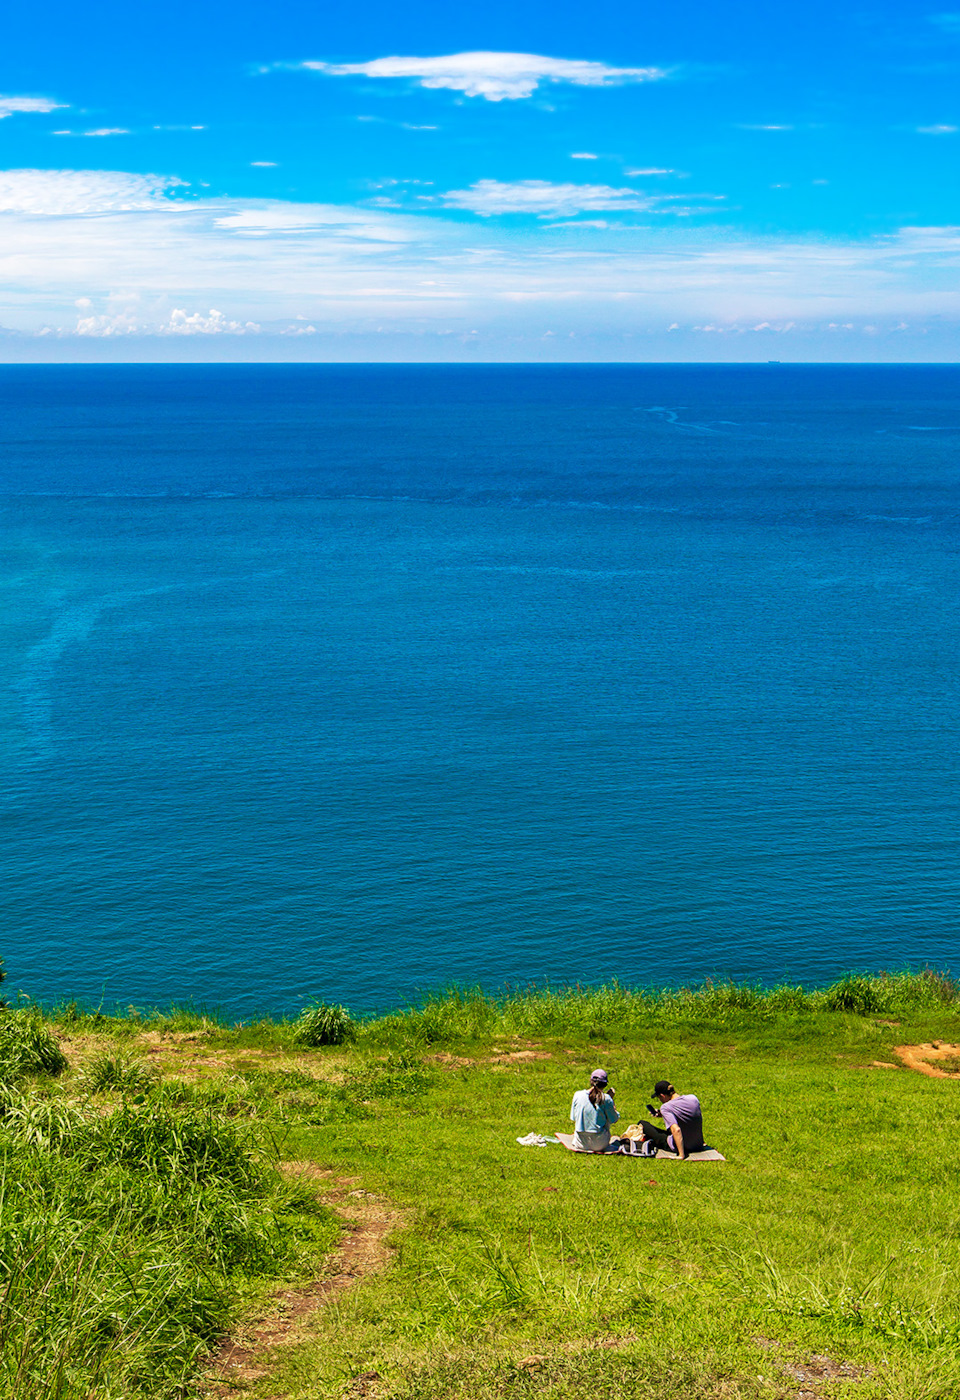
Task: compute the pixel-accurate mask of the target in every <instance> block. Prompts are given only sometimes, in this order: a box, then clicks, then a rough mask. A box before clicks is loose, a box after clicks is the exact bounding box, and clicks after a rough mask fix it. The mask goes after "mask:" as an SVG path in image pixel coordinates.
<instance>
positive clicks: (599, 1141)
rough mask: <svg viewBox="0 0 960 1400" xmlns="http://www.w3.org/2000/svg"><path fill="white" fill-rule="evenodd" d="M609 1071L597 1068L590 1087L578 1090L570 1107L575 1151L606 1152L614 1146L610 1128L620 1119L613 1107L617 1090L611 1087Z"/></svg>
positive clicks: (592, 1075)
mask: <svg viewBox="0 0 960 1400" xmlns="http://www.w3.org/2000/svg"><path fill="white" fill-rule="evenodd" d="M607 1083H608V1081H607V1071H606V1070H605V1069H595V1070H594V1071H593V1073H592V1074H591V1076H590V1088H589V1089H578V1090H577V1092H576V1093H575V1094H574V1096H573V1103H572V1104H571V1106H570V1121H571V1122H572V1123H573V1129H574V1131H573V1147H574V1151H575V1152H606V1150H607V1148H608V1147H609V1146H610V1125H611V1123H616V1122H617V1120H618V1118H619V1117H620V1115H619V1113H618V1112H617V1110H616V1108H615V1107H614V1104H613V1090H612V1089H609V1090H608V1088H607Z"/></svg>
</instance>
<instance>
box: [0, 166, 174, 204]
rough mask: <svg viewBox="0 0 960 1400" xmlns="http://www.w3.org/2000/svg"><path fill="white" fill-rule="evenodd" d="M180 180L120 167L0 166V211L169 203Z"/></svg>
mask: <svg viewBox="0 0 960 1400" xmlns="http://www.w3.org/2000/svg"><path fill="white" fill-rule="evenodd" d="M182 184H183V181H182V180H178V179H176V178H174V177H172V176H167V175H132V174H129V173H128V172H127V171H123V170H0V214H2V213H17V214H34V215H52V214H55V215H63V214H104V213H111V212H116V211H121V210H131V209H155V208H157V207H158V206H159V207H161V208H162V207H165V206H168V205H169V204H170V203H171V201H170V200H169V199H168V198H167V192H168V191H169V190H171V189H173V188H174V187H175V186H177V185H182Z"/></svg>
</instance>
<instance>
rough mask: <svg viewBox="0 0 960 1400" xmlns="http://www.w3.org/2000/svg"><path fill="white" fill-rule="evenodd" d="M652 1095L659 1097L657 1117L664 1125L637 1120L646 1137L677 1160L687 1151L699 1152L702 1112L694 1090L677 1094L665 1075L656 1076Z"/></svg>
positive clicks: (702, 1147)
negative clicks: (659, 1125) (691, 1092)
mask: <svg viewBox="0 0 960 1400" xmlns="http://www.w3.org/2000/svg"><path fill="white" fill-rule="evenodd" d="M653 1096H654V1098H655V1099H659V1100H660V1117H661V1118H662V1119H663V1121H664V1124H665V1125H666V1127H665V1128H658V1127H657V1126H656V1124H654V1123H643V1122H641V1124H640V1126H641V1128H642V1129H643V1136H644V1138H645V1139H646V1141H647V1142H652V1143H653V1145H654V1146H655V1147H657V1148H661V1149H662V1150H663V1151H664V1152H675V1153H676V1154H677V1156H678V1157H679V1158H680V1160H681V1161H682V1160H683V1158H684V1157H687V1156H689V1154H690V1153H691V1152H703V1150H704V1142H703V1114H702V1113H701V1111H700V1100H699V1099H698V1098H697V1096H696V1094H678V1093H677V1091H676V1089H675V1088H674V1087H673V1085H672V1084H671V1083H670V1081H669V1079H658V1080H657V1082H656V1084H655V1085H654V1086H653ZM647 1107H648V1108H649V1107H650V1105H649V1104H647Z"/></svg>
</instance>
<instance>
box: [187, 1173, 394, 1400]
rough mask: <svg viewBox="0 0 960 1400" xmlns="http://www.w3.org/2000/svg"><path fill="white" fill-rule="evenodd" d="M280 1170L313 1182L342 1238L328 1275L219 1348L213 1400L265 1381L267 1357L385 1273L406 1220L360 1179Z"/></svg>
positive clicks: (212, 1370) (210, 1369)
mask: <svg viewBox="0 0 960 1400" xmlns="http://www.w3.org/2000/svg"><path fill="white" fill-rule="evenodd" d="M283 1170H284V1171H285V1172H287V1173H289V1174H290V1175H291V1176H299V1177H302V1178H306V1179H307V1180H309V1181H315V1182H316V1183H317V1185H318V1187H319V1188H320V1195H321V1199H322V1200H323V1201H324V1203H325V1204H328V1205H331V1206H333V1207H335V1209H336V1212H337V1214H338V1215H339V1216H340V1218H341V1220H342V1222H343V1227H344V1233H343V1237H342V1238H341V1240H340V1243H339V1244H338V1245H337V1248H336V1249H335V1250H334V1251H333V1253H332V1254H331V1256H330V1260H329V1263H330V1270H331V1271H330V1273H328V1274H325V1275H324V1277H323V1278H320V1279H317V1280H316V1281H315V1282H313V1283H310V1284H308V1285H307V1286H306V1287H305V1288H301V1289H293V1290H289V1291H286V1292H283V1293H278V1294H277V1295H276V1297H275V1298H274V1300H273V1302H274V1307H273V1309H272V1310H271V1311H270V1313H269V1314H268V1315H267V1316H265V1317H263V1318H261V1319H259V1321H257V1322H254V1323H252V1324H251V1325H250V1326H249V1327H247V1328H245V1329H244V1330H243V1331H241V1332H238V1334H237V1335H236V1336H234V1337H228V1338H227V1339H226V1340H225V1341H224V1342H223V1343H222V1345H221V1346H220V1348H219V1350H218V1351H217V1352H216V1353H215V1355H214V1356H213V1357H212V1358H211V1360H210V1362H209V1363H208V1366H207V1376H208V1380H207V1385H206V1391H205V1393H206V1394H207V1395H209V1396H211V1397H213V1396H217V1397H220V1396H222V1397H225V1400H226V1397H230V1396H236V1395H237V1394H239V1393H240V1392H241V1391H242V1390H244V1389H245V1388H246V1387H247V1386H248V1385H249V1384H250V1383H251V1382H252V1381H256V1380H260V1379H261V1378H262V1377H263V1376H266V1375H267V1374H268V1373H269V1352H270V1351H272V1350H273V1349H274V1348H275V1347H278V1346H283V1345H284V1344H286V1343H290V1342H292V1341H294V1340H295V1339H296V1338H295V1334H296V1331H297V1329H298V1328H299V1327H300V1325H301V1324H302V1323H303V1322H304V1321H305V1319H307V1318H308V1317H310V1315H311V1314H312V1313H314V1312H316V1310H317V1309H318V1308H322V1307H323V1306H324V1305H325V1304H327V1303H329V1302H331V1301H332V1300H333V1299H334V1298H336V1297H337V1295H338V1294H340V1293H342V1292H344V1291H345V1290H346V1289H349V1288H354V1287H355V1286H356V1285H357V1284H358V1283H362V1282H363V1280H364V1279H365V1278H369V1277H370V1275H371V1274H375V1273H379V1272H380V1271H381V1270H382V1269H385V1268H387V1266H388V1265H389V1263H390V1260H391V1257H392V1252H391V1249H390V1246H389V1245H388V1244H386V1242H385V1241H386V1236H387V1235H389V1234H390V1232H391V1231H392V1230H395V1229H397V1227H398V1226H400V1225H402V1224H403V1223H404V1221H405V1217H404V1215H403V1213H402V1212H401V1211H399V1210H396V1209H395V1208H394V1207H392V1206H391V1205H390V1203H389V1202H388V1201H386V1200H384V1198H383V1197H380V1196H376V1195H374V1194H373V1193H371V1192H370V1191H363V1190H360V1189H358V1187H357V1182H358V1180H359V1178H358V1177H355V1176H353V1177H351V1176H346V1177H338V1176H337V1175H336V1173H334V1172H332V1171H325V1170H324V1169H323V1168H321V1167H318V1166H317V1165H316V1163H314V1162H285V1163H284V1164H283ZM360 1379H361V1381H371V1382H372V1381H375V1380H378V1379H379V1377H378V1376H374V1375H373V1374H371V1375H369V1376H364V1377H361V1378H360ZM365 1388H366V1387H364V1389H365Z"/></svg>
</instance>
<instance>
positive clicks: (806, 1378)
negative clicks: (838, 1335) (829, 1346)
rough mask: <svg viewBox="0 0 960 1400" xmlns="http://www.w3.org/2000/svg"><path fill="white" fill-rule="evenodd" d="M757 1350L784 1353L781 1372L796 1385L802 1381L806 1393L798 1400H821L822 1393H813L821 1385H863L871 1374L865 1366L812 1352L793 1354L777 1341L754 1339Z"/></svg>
mask: <svg viewBox="0 0 960 1400" xmlns="http://www.w3.org/2000/svg"><path fill="white" fill-rule="evenodd" d="M753 1343H754V1345H755V1346H758V1347H762V1348H763V1349H764V1351H781V1349H782V1351H781V1357H779V1358H778V1360H777V1365H778V1369H779V1370H780V1371H781V1372H782V1373H783V1374H784V1375H785V1376H789V1377H790V1379H791V1380H793V1381H799V1382H800V1384H801V1386H802V1387H803V1389H801V1390H799V1391H797V1393H796V1400H820V1395H821V1392H820V1391H818V1390H810V1389H809V1388H808V1387H809V1386H811V1385H816V1383H817V1382H818V1381H861V1380H863V1379H864V1377H865V1376H868V1375H869V1374H870V1372H869V1371H868V1370H867V1369H866V1367H864V1366H854V1364H853V1362H851V1361H835V1360H834V1358H833V1357H832V1356H820V1355H818V1354H817V1353H816V1352H812V1353H811V1354H810V1355H808V1356H797V1355H794V1354H792V1353H791V1352H790V1351H788V1350H787V1348H785V1347H784V1346H783V1343H782V1342H780V1341H777V1339H776V1338H775V1337H754V1338H753Z"/></svg>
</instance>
